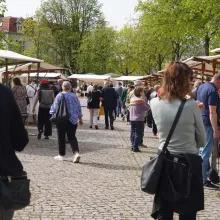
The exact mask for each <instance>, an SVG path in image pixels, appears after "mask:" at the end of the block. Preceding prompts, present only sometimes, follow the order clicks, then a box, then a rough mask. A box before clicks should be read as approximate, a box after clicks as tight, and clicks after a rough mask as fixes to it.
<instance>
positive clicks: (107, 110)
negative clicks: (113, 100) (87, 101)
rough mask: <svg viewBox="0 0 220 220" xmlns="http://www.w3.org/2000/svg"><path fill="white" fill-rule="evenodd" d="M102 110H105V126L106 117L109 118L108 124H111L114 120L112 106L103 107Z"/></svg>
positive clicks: (107, 125)
mask: <svg viewBox="0 0 220 220" xmlns="http://www.w3.org/2000/svg"><path fill="white" fill-rule="evenodd" d="M104 111H105V126H106V127H109V120H108V118H109V119H110V126H113V121H114V116H113V111H114V108H107V107H104Z"/></svg>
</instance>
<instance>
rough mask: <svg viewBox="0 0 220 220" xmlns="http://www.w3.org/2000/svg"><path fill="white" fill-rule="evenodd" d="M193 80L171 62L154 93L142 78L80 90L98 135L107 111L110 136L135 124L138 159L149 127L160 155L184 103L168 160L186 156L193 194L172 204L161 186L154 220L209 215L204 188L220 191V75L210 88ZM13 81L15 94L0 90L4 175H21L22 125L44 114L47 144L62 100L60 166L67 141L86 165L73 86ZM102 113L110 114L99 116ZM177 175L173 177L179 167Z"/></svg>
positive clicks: (182, 67)
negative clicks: (219, 165)
mask: <svg viewBox="0 0 220 220" xmlns="http://www.w3.org/2000/svg"><path fill="white" fill-rule="evenodd" d="M192 80H193V72H192V70H191V69H190V68H189V67H188V66H187V65H186V64H184V63H181V62H172V63H170V64H169V65H168V66H167V67H166V69H165V70H164V73H163V83H162V85H155V86H154V87H153V88H147V87H146V86H145V85H144V84H143V82H142V81H140V80H137V81H135V82H134V84H129V85H124V86H123V85H122V83H121V82H119V83H118V85H117V86H115V87H114V86H113V84H112V83H110V82H108V81H106V82H105V83H104V87H101V86H99V85H96V84H94V85H93V84H92V83H91V84H90V85H89V86H87V85H86V83H84V84H83V86H82V90H83V91H84V92H85V93H86V96H87V108H88V110H89V112H90V121H89V128H90V129H92V128H93V126H94V128H95V129H97V130H98V129H99V125H98V121H99V118H100V116H101V115H102V114H103V113H104V119H105V129H106V130H107V129H111V130H115V127H114V121H115V120H117V118H120V117H121V119H122V120H123V121H124V120H125V119H126V121H127V124H128V125H130V131H131V132H130V142H131V150H132V151H133V152H134V153H140V152H141V150H140V148H139V147H140V146H143V145H144V144H143V137H144V129H145V127H146V126H148V127H149V128H152V133H153V135H154V136H156V137H158V138H159V150H161V149H162V148H163V146H164V144H165V142H166V140H167V136H168V134H169V128H170V127H171V126H172V124H173V121H174V118H175V115H176V112H177V111H178V109H179V106H180V104H181V103H182V102H185V104H184V108H183V110H182V113H181V115H180V118H179V121H178V123H177V126H176V128H175V130H174V132H173V135H172V137H171V139H170V141H169V145H168V148H167V151H168V152H169V154H168V156H167V157H168V158H169V161H173V162H175V160H176V159H175V158H176V156H175V155H182V154H184V155H186V157H187V158H188V160H189V161H188V162H189V163H190V169H191V182H190V184H191V188H190V193H189V195H188V196H187V197H186V198H181V199H179V200H178V201H175V202H173V201H172V202H171V201H170V200H169V199H168V198H167V197H165V196H164V190H166V188H164V187H162V185H163V184H161V186H159V189H158V190H157V193H156V195H155V198H154V203H153V211H152V217H153V218H155V219H160V220H172V219H173V213H174V212H177V213H179V214H180V220H196V215H197V212H198V211H200V210H203V209H204V190H203V188H204V187H205V188H207V189H218V188H219V187H218V186H217V185H216V184H214V183H212V180H211V179H209V176H208V171H209V169H210V163H209V159H210V156H211V153H212V150H213V140H218V139H219V137H220V136H219V131H218V118H219V116H218V115H219V114H218V113H219V108H220V106H219V104H220V103H219V100H220V98H219V93H218V91H219V90H220V73H217V74H215V75H214V76H213V78H212V80H211V81H210V82H206V83H205V84H202V83H201V82H200V81H196V82H195V85H194V88H192ZM13 82H14V87H13V88H12V92H11V91H9V89H8V88H6V87H4V86H3V85H0V90H1V92H2V94H4V97H3V95H1V96H0V102H1V104H2V105H1V106H3V107H4V108H6V109H4V108H3V107H1V108H0V111H1V114H0V115H1V116H2V115H4V117H2V119H1V120H2V121H7V122H5V123H1V126H0V129H1V130H2V132H3V133H5V135H6V136H5V137H7V138H4V141H5V143H4V145H1V148H4V146H7V150H5V151H4V150H3V151H1V152H4V153H3V154H0V176H5V175H16V174H17V173H19V174H20V173H22V172H23V167H22V165H21V164H20V162H19V160H18V159H17V157H16V154H15V151H16V150H18V151H21V150H23V149H24V147H25V146H26V145H27V143H28V137H27V132H26V131H25V129H24V126H23V122H25V120H26V119H27V116H28V113H32V114H34V115H35V113H36V112H37V113H38V135H37V138H38V139H41V137H42V134H44V137H45V139H49V137H50V136H51V135H52V130H53V129H52V127H53V126H52V123H51V121H50V118H51V116H52V115H54V114H55V113H56V112H57V111H58V108H59V105H60V103H61V100H65V105H66V108H67V112H68V120H64V121H62V122H60V123H59V124H57V125H56V129H57V136H58V151H59V154H58V156H55V157H54V159H55V160H60V161H62V160H63V159H64V156H65V154H66V142H67V139H68V142H69V143H70V146H71V148H72V152H73V162H74V163H78V162H80V157H81V155H80V154H79V146H78V141H77V138H76V130H77V126H78V124H79V125H82V124H83V119H82V117H83V115H82V110H81V105H80V101H79V99H78V97H77V95H76V94H75V93H74V91H73V88H72V85H71V82H69V81H63V80H59V81H58V83H57V85H54V83H53V82H48V81H47V80H42V81H41V83H40V86H39V87H38V86H37V85H36V84H35V82H31V83H30V84H29V85H27V86H26V88H25V87H24V86H22V84H21V81H20V79H19V78H14V79H13ZM8 109H10V111H8ZM102 109H104V111H102V114H101V113H100V112H101V110H102ZM22 118H23V119H22ZM8 122H10V123H8ZM17 132H18V133H17ZM16 135H19V137H17V136H16ZM16 140H19V141H16ZM6 151H10V152H6ZM6 155H9V156H7V157H6ZM181 163H184V162H181ZM15 165H16V166H15ZM186 166H187V165H186ZM169 169H171V168H170V167H169ZM162 172H167V170H166V171H165V170H163V171H162ZM170 172H171V171H170ZM172 172H174V174H175V172H176V171H175V169H174V170H172ZM178 184H180V186H179V187H180V188H181V187H182V188H183V187H185V186H184V185H183V183H178ZM0 208H1V209H2V207H0ZM1 211H2V213H4V215H5V216H7V215H8V216H11V215H13V213H7V212H6V211H5V210H3V209H2V210H1ZM9 219H10V218H9Z"/></svg>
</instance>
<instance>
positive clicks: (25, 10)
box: [5, 0, 138, 28]
mask: <svg viewBox="0 0 220 220" xmlns="http://www.w3.org/2000/svg"><path fill="white" fill-rule="evenodd" d="M99 2H101V3H103V7H102V10H103V12H104V14H105V16H106V20H107V21H109V22H110V24H111V25H112V26H117V27H118V28H121V27H122V26H123V25H124V24H126V23H127V21H128V20H129V18H130V17H134V8H135V6H136V5H137V2H138V0H99ZM6 3H7V9H8V11H7V12H6V14H5V16H14V17H24V18H25V17H27V16H33V15H34V12H35V10H36V8H37V7H39V6H40V3H41V0H6Z"/></svg>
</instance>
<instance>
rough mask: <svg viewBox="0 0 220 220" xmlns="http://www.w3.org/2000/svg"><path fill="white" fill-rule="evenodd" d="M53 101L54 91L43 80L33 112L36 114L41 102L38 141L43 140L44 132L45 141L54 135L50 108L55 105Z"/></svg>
mask: <svg viewBox="0 0 220 220" xmlns="http://www.w3.org/2000/svg"><path fill="white" fill-rule="evenodd" d="M53 100H54V92H53V90H51V89H50V88H49V84H48V81H47V80H42V81H41V85H40V89H39V90H38V93H37V97H36V100H35V103H34V106H33V110H32V111H33V113H35V108H36V105H37V103H38V101H39V103H40V104H39V109H38V136H37V138H38V139H41V135H42V133H43V132H44V137H45V139H49V136H51V135H52V124H51V122H50V118H51V114H50V107H51V105H52V104H53Z"/></svg>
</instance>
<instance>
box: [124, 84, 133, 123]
mask: <svg viewBox="0 0 220 220" xmlns="http://www.w3.org/2000/svg"><path fill="white" fill-rule="evenodd" d="M133 90H134V86H133V85H130V86H129V88H128V91H127V95H126V102H125V106H126V113H127V115H126V116H127V124H129V123H130V110H129V106H130V99H131V97H132V96H133V94H134V92H133Z"/></svg>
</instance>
